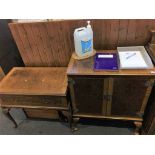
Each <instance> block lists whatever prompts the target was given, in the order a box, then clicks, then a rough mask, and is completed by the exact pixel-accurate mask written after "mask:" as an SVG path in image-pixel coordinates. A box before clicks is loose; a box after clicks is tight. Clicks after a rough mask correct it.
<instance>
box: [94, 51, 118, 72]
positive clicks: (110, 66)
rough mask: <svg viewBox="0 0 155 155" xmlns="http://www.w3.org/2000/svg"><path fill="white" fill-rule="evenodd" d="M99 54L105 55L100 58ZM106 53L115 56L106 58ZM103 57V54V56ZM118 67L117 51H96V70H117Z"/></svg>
mask: <svg viewBox="0 0 155 155" xmlns="http://www.w3.org/2000/svg"><path fill="white" fill-rule="evenodd" d="M99 55H100V56H101V55H103V58H99ZM106 55H113V58H104V56H106ZM101 57H102V56H101ZM118 69H119V68H118V59H117V53H109V52H108V53H103V52H102V53H96V55H95V58H94V70H96V71H99V70H112V71H115V70H116V71H117V70H118Z"/></svg>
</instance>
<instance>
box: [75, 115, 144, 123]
mask: <svg viewBox="0 0 155 155" xmlns="http://www.w3.org/2000/svg"><path fill="white" fill-rule="evenodd" d="M73 117H79V118H97V119H113V120H126V121H140V122H141V121H143V119H142V118H137V117H126V116H122V117H120V116H102V115H93V114H92V115H88V114H73Z"/></svg>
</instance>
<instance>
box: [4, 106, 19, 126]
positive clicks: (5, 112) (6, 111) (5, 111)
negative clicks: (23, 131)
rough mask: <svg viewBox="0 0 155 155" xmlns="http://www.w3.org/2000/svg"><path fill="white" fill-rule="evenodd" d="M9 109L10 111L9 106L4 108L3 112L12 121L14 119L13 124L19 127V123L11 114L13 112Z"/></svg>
mask: <svg viewBox="0 0 155 155" xmlns="http://www.w3.org/2000/svg"><path fill="white" fill-rule="evenodd" d="M9 111H10V109H9V108H2V112H3V114H4V115H5V116H6V117H7V118H8V119H9V120H10V121H12V122H13V124H14V127H15V128H17V127H18V125H17V123H16V121H15V120H14V119H13V117H12V116H11V114H10V112H9Z"/></svg>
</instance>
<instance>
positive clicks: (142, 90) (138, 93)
mask: <svg viewBox="0 0 155 155" xmlns="http://www.w3.org/2000/svg"><path fill="white" fill-rule="evenodd" d="M147 81H148V79H144V78H140V77H137V78H114V83H113V96H112V108H111V115H122V116H140V115H141V114H140V109H141V107H142V104H143V101H144V98H145V95H146V92H147V88H148V85H147Z"/></svg>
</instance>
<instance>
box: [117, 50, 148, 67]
mask: <svg viewBox="0 0 155 155" xmlns="http://www.w3.org/2000/svg"><path fill="white" fill-rule="evenodd" d="M118 54H119V59H120V67H121V68H124V69H125V68H147V67H148V66H147V64H146V62H145V60H144V58H143V56H142V54H141V52H140V51H121V52H118Z"/></svg>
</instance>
